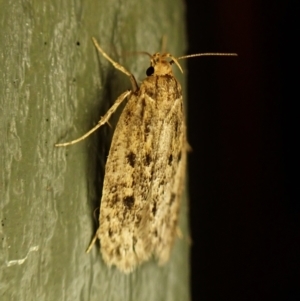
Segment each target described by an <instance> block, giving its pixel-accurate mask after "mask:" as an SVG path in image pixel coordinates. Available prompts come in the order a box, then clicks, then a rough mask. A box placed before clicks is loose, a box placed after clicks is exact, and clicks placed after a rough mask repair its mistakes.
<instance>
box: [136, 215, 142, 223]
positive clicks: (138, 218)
mask: <svg viewBox="0 0 300 301" xmlns="http://www.w3.org/2000/svg"><path fill="white" fill-rule="evenodd" d="M141 220H142V217H141V216H140V215H139V214H137V215H136V216H135V221H134V223H135V224H136V225H137V226H139V224H140V222H141Z"/></svg>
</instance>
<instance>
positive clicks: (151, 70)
mask: <svg viewBox="0 0 300 301" xmlns="http://www.w3.org/2000/svg"><path fill="white" fill-rule="evenodd" d="M153 73H154V68H153V67H152V66H150V67H149V68H148V69H147V71H146V75H147V76H150V75H152V74H153Z"/></svg>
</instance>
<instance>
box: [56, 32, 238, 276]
mask: <svg viewBox="0 0 300 301" xmlns="http://www.w3.org/2000/svg"><path fill="white" fill-rule="evenodd" d="M93 42H94V44H95V46H96V48H97V49H98V51H99V52H100V53H101V54H102V55H103V56H104V57H105V58H106V59H107V60H108V61H110V62H111V63H112V64H113V66H114V67H115V68H116V69H118V70H120V71H121V72H123V73H125V74H126V75H128V77H129V78H130V81H131V84H132V90H129V91H126V92H124V93H122V94H121V95H120V96H119V97H118V98H117V100H116V101H115V103H114V105H113V106H112V107H111V108H110V109H109V110H108V112H107V113H106V114H105V115H104V116H103V117H102V118H101V119H100V121H99V122H98V124H97V125H96V126H95V127H94V128H93V129H91V130H90V131H89V132H87V133H86V134H85V135H83V136H82V137H80V138H78V139H76V140H73V141H71V142H67V143H62V144H56V146H67V145H71V144H74V143H77V142H79V141H81V140H83V139H85V138H86V137H88V136H89V135H90V134H92V133H93V132H94V131H95V130H97V129H98V128H99V127H101V126H102V125H104V124H105V123H107V122H108V120H109V118H110V116H111V115H112V114H113V113H114V112H115V110H116V109H117V107H118V106H119V105H120V104H121V103H122V102H123V101H124V100H125V99H126V98H127V99H128V101H127V104H126V106H125V108H124V109H123V112H122V114H121V116H120V118H119V121H118V123H117V126H116V128H115V131H114V135H113V138H112V143H111V147H110V151H109V155H108V158H107V162H106V167H105V177H104V183H103V191H102V199H101V205H100V216H99V224H100V225H99V228H98V230H97V231H96V234H95V236H94V239H93V240H92V242H91V244H90V246H89V248H88V250H87V252H89V251H90V250H91V248H92V247H93V245H94V243H95V242H96V240H97V238H98V239H99V240H100V245H101V253H102V256H103V259H104V261H105V262H106V263H107V265H108V266H112V265H115V266H116V267H117V268H119V269H120V270H121V271H122V272H124V273H129V272H131V271H133V270H134V269H135V268H136V267H137V266H138V265H139V264H141V263H142V262H144V261H146V260H148V259H149V258H150V257H151V256H154V257H155V258H156V259H157V260H158V263H159V264H160V265H161V264H164V263H165V262H166V261H167V260H168V259H169V257H170V252H171V249H172V246H173V243H174V239H175V237H176V229H177V222H178V217H179V208H180V199H181V194H182V190H183V182H184V174H185V166H186V149H187V147H186V145H187V143H186V126H185V117H184V109H183V100H182V90H181V85H180V83H179V82H178V81H177V79H176V78H175V77H174V75H173V72H172V64H174V63H175V64H176V65H177V66H178V68H179V69H180V71H181V72H182V69H181V67H180V65H179V63H178V60H180V59H183V58H188V57H194V56H203V55H236V54H224V53H206V54H205V53H204V54H194V55H190V56H183V57H179V58H175V57H173V56H172V55H171V54H169V53H163V54H160V53H155V54H153V55H150V54H148V53H144V54H147V55H148V56H149V57H150V67H149V68H148V69H147V71H146V74H147V77H146V78H145V79H144V81H143V82H142V83H141V85H140V86H138V84H137V82H136V80H135V77H134V76H133V75H132V74H131V73H130V72H129V71H127V70H126V69H125V68H124V67H123V66H121V65H119V64H118V63H117V62H115V61H114V60H112V59H111V58H110V57H109V56H108V55H107V54H106V53H105V52H104V51H103V50H102V48H101V47H100V46H99V44H98V43H97V41H96V39H94V38H93Z"/></svg>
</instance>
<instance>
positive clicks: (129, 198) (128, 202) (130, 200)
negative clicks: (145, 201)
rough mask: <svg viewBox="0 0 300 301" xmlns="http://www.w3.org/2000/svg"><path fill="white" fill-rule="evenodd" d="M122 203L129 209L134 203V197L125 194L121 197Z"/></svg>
mask: <svg viewBox="0 0 300 301" xmlns="http://www.w3.org/2000/svg"><path fill="white" fill-rule="evenodd" d="M123 204H124V206H125V207H127V208H128V209H131V208H132V206H133V205H134V197H133V196H132V195H130V196H126V197H125V198H124V199H123Z"/></svg>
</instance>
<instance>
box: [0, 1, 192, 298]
mask: <svg viewBox="0 0 300 301" xmlns="http://www.w3.org/2000/svg"><path fill="white" fill-rule="evenodd" d="M0 8H1V9H0V22H1V30H0V41H1V44H0V65H1V74H0V139H1V150H0V158H1V161H0V172H1V178H0V197H1V199H0V207H1V209H0V219H1V225H0V231H1V232H0V235H1V249H0V300H1V301H6V300H17V301H19V300H26V301H27V300H39V301H42V300H72V301H75V300H104V301H105V300H122V301H127V300H143V301H147V300H153V301H154V300H155V301H160V300H163V301H168V300H170V301H171V300H172V301H176V300H189V243H188V237H189V236H188V226H187V220H186V216H187V202H186V201H184V202H183V206H182V211H181V213H182V214H181V225H180V228H181V230H182V232H183V233H184V238H182V239H177V240H176V244H175V247H174V250H173V252H172V257H171V260H170V261H169V263H168V264H167V265H165V266H164V267H158V266H157V264H156V262H155V261H154V260H150V261H149V262H148V263H146V264H144V265H142V266H141V267H139V268H138V269H137V270H136V271H135V272H134V273H132V274H130V275H124V274H122V273H120V272H119V271H118V270H116V269H115V268H112V269H109V268H107V267H106V265H105V264H104V263H103V261H102V258H101V255H100V252H99V244H97V245H96V246H95V247H94V248H93V250H92V252H91V253H90V254H85V249H86V247H87V246H88V244H89V242H90V240H91V238H92V236H93V235H94V231H95V229H96V221H95V219H94V218H93V211H94V209H95V208H97V207H99V200H100V197H101V185H102V184H101V183H102V180H103V168H104V164H105V158H106V155H107V152H108V145H109V139H110V137H111V134H112V130H111V129H110V127H109V126H104V127H103V128H102V129H100V130H98V132H97V133H95V134H93V135H92V136H91V137H89V138H88V139H87V140H85V141H82V142H81V143H79V144H76V145H74V146H71V147H68V148H63V149H56V148H54V146H53V145H54V143H57V142H63V141H69V140H72V139H74V138H77V137H79V136H80V135H82V134H83V133H85V132H86V131H87V130H89V129H90V128H91V127H92V126H93V125H94V124H95V123H96V122H97V121H98V120H99V118H100V116H102V115H104V113H105V112H106V110H107V109H108V108H109V107H110V106H111V105H112V103H113V102H114V100H115V99H116V98H117V96H118V95H119V94H120V93H121V92H123V91H124V90H125V89H128V88H130V82H129V80H128V78H127V77H126V76H125V75H123V74H121V73H120V72H119V71H117V70H115V69H114V68H113V67H112V66H111V64H109V63H108V62H107V61H106V60H105V59H104V58H103V57H101V56H100V55H98V53H97V52H96V50H95V48H94V46H93V44H92V41H91V37H92V36H94V37H96V38H97V40H98V41H99V42H100V44H101V46H102V47H103V48H104V49H105V50H106V51H107V52H108V53H109V54H110V55H111V56H112V57H113V58H114V59H116V60H117V61H119V62H120V63H121V64H123V65H124V66H126V68H127V69H129V70H130V71H131V72H133V73H134V75H135V76H136V78H137V79H138V80H140V81H141V80H143V78H144V77H145V70H146V69H147V67H148V65H149V63H148V60H147V57H144V56H140V55H139V56H135V55H130V56H129V55H125V54H126V52H127V54H128V52H130V51H139V50H140V51H148V52H150V53H152V52H155V51H157V50H160V45H161V38H162V35H164V34H165V35H166V36H167V37H168V44H167V45H168V51H169V52H171V53H172V54H174V55H175V56H176V55H181V54H183V53H184V52H185V25H184V24H185V23H184V22H185V20H184V7H183V3H182V1H180V0H176V1H166V0H165V1H151V0H142V1H133V0H132V1H121V0H120V1H115V0H113V1H107V0H106V1H102V0H99V1H91V0H87V1H69V0H66V1H57V0H54V1H20V0H14V1H12V0H9V1H3V0H1V1H0ZM176 74H178V72H177V73H176ZM178 78H179V80H180V81H181V82H182V81H183V80H184V79H183V77H182V76H181V77H178ZM114 119H116V118H114ZM111 123H112V124H114V120H112V122H111ZM96 215H97V216H98V211H97V212H96ZM96 220H97V218H96Z"/></svg>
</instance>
